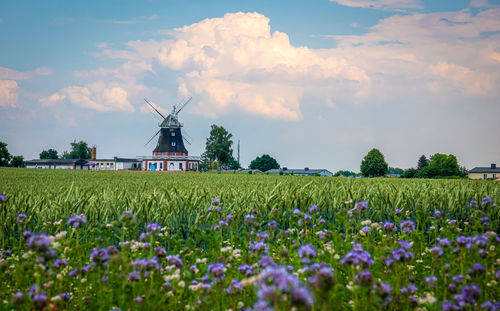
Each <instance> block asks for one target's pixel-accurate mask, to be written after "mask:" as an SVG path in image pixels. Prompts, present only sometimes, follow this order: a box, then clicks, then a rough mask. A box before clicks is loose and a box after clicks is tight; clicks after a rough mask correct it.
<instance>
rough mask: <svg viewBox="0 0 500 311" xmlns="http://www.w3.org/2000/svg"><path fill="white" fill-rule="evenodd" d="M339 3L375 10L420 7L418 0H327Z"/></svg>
mask: <svg viewBox="0 0 500 311" xmlns="http://www.w3.org/2000/svg"><path fill="white" fill-rule="evenodd" d="M329 1H331V2H336V3H338V4H340V5H345V6H350V7H356V8H368V9H377V10H392V9H422V8H423V7H424V6H423V5H422V2H421V1H420V0H329Z"/></svg>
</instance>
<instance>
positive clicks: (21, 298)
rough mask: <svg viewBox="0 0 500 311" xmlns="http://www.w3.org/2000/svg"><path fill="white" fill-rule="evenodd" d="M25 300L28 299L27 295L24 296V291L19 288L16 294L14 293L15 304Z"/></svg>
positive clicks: (13, 301) (13, 300)
mask: <svg viewBox="0 0 500 311" xmlns="http://www.w3.org/2000/svg"><path fill="white" fill-rule="evenodd" d="M24 301H26V297H24V294H23V292H22V291H20V290H18V291H17V292H16V293H15V294H14V295H12V303H13V304H22V303H23V302H24Z"/></svg>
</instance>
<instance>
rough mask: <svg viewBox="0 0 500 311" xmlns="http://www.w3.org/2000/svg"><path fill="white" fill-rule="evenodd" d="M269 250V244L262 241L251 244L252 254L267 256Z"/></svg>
mask: <svg viewBox="0 0 500 311" xmlns="http://www.w3.org/2000/svg"><path fill="white" fill-rule="evenodd" d="M268 249H269V248H268V246H267V244H266V243H264V242H262V241H257V242H254V243H251V244H250V252H251V253H263V254H267V251H268Z"/></svg>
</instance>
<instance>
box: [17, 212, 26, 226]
mask: <svg viewBox="0 0 500 311" xmlns="http://www.w3.org/2000/svg"><path fill="white" fill-rule="evenodd" d="M27 217H28V216H26V214H24V213H21V214H19V215H17V223H18V224H20V225H22V224H24V221H25V220H26V218H27Z"/></svg>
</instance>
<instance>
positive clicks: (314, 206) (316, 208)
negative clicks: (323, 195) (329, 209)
mask: <svg viewBox="0 0 500 311" xmlns="http://www.w3.org/2000/svg"><path fill="white" fill-rule="evenodd" d="M317 210H318V206H317V205H315V204H313V205H311V207H309V213H313V212H315V211H317Z"/></svg>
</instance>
